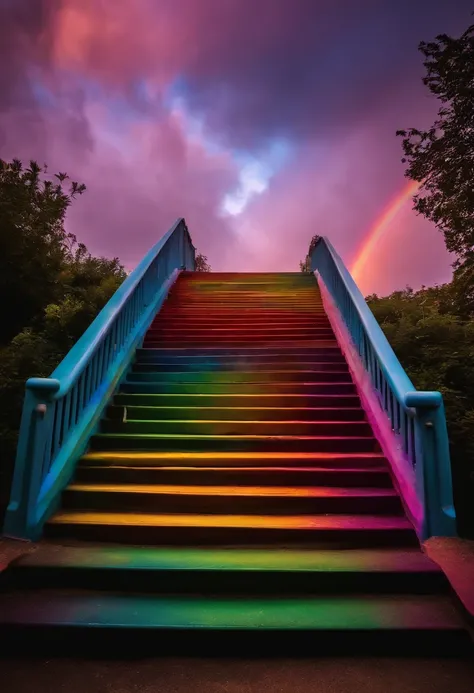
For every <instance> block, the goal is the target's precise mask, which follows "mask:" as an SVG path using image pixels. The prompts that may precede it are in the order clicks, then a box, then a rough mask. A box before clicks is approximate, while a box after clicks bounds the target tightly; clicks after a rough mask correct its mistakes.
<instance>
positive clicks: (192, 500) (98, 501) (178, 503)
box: [63, 489, 402, 515]
mask: <svg viewBox="0 0 474 693" xmlns="http://www.w3.org/2000/svg"><path fill="white" fill-rule="evenodd" d="M63 507H65V508H87V509H88V510H109V511H112V512H128V511H130V512H132V511H137V512H142V511H144V512H157V513H193V514H204V515H214V514H224V513H226V512H227V511H228V510H229V508H232V512H235V513H238V514H239V515H256V514H258V513H263V514H265V515H315V514H320V513H334V514H340V515H344V514H356V515H357V514H359V515H375V514H380V515H399V514H401V512H402V506H401V503H400V499H399V498H398V497H397V496H394V497H383V496H382V497H379V498H377V497H356V498H351V497H340V498H291V497H284V498H275V497H263V496H255V497H253V498H252V497H245V496H225V495H223V496H213V495H208V496H204V495H202V496H191V495H190V496H185V495H180V494H176V495H170V494H155V493H127V491H126V490H125V491H123V492H107V491H74V490H72V489H66V491H64V493H63Z"/></svg>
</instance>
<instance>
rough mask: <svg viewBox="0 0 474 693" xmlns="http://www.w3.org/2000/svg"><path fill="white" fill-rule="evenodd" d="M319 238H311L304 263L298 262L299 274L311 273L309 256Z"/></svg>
mask: <svg viewBox="0 0 474 693" xmlns="http://www.w3.org/2000/svg"><path fill="white" fill-rule="evenodd" d="M320 238H321V236H313V237H312V239H311V241H310V243H309V248H308V254H307V255H306V258H305V260H304V262H301V261H300V272H311V254H312V252H313V250H314V249H315V247H316V243H317V242H318V241H319V239H320Z"/></svg>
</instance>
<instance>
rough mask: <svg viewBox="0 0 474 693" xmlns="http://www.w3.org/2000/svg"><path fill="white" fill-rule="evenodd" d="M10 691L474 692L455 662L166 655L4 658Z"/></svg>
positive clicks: (468, 669)
mask: <svg viewBox="0 0 474 693" xmlns="http://www.w3.org/2000/svg"><path fill="white" fill-rule="evenodd" d="M0 667H1V680H2V690H5V693H6V692H7V691H8V693H30V691H31V693H85V692H86V691H87V693H159V692H161V691H163V693H189V692H191V693H257V692H258V693H311V692H312V691H314V692H316V691H317V693H359V692H363V693H387V691H394V693H446V692H447V691H451V692H453V693H454V692H455V693H472V691H473V690H474V664H473V663H467V662H459V661H457V660H441V661H440V660H438V661H435V660H419V659H410V660H407V659H372V660H371V659H365V660H361V659H357V660H356V659H354V660H352V659H321V660H317V659H316V660H312V661H310V660H307V659H304V660H293V659H292V660H281V659H279V660H276V661H275V660H237V659H227V660H215V659H208V660H203V659H179V658H174V659H163V660H158V659H155V660H141V661H131V662H123V661H122V662H101V661H95V662H91V661H81V660H52V659H51V660H41V661H31V660H26V661H25V660H11V661H7V662H5V661H3V662H0Z"/></svg>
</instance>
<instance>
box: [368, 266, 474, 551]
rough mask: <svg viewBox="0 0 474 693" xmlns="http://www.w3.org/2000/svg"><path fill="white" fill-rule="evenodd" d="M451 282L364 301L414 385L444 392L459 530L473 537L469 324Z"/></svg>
mask: <svg viewBox="0 0 474 693" xmlns="http://www.w3.org/2000/svg"><path fill="white" fill-rule="evenodd" d="M455 284H456V279H455V280H454V281H453V282H451V283H450V284H445V285H443V286H436V287H432V288H422V289H421V290H420V291H417V292H414V291H412V290H411V289H406V290H405V291H396V292H394V293H393V294H391V295H390V296H387V297H384V298H379V297H378V296H376V295H373V296H369V297H367V302H368V304H369V306H370V308H371V310H372V312H373V313H374V315H375V317H376V318H377V320H378V322H379V324H380V326H381V327H382V329H383V331H384V333H385V335H386V337H387V339H388V341H389V342H390V344H391V346H392V347H393V349H394V351H395V353H396V354H397V356H398V358H399V360H400V363H401V364H402V366H403V368H404V369H405V370H406V372H407V374H408V376H409V377H410V378H411V380H412V381H413V384H414V385H415V387H416V388H418V389H421V390H439V391H440V392H441V393H442V394H443V398H444V401H445V406H446V417H447V423H448V434H449V441H450V448H451V461H452V470H453V483H454V491H455V502H456V507H457V510H458V516H459V519H460V529H461V531H463V532H464V534H466V535H469V536H473V537H474V512H473V505H472V491H471V489H472V481H471V475H472V474H473V473H474V367H473V365H472V354H473V353H474V321H473V320H472V319H465V317H464V316H463V314H462V313H463V310H462V306H461V305H460V303H459V302H458V296H459V294H458V288H457V287H456V286H455Z"/></svg>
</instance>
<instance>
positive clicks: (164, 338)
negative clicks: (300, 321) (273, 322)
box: [143, 328, 335, 346]
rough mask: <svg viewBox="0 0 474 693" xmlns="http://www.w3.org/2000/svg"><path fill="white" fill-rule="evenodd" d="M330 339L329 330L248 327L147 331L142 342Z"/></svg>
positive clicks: (331, 333)
mask: <svg viewBox="0 0 474 693" xmlns="http://www.w3.org/2000/svg"><path fill="white" fill-rule="evenodd" d="M311 340H316V341H318V340H320V341H331V340H335V337H334V333H333V332H332V331H331V330H325V329H321V330H298V331H297V330H288V331H285V332H283V331H278V332H277V331H276V330H275V331H274V332H270V331H266V332H257V331H256V330H252V328H248V329H247V330H242V331H240V332H236V331H233V330H230V331H229V332H228V333H226V332H217V330H210V329H208V330H202V331H198V330H195V331H191V330H189V331H188V330H186V331H184V330H183V331H182V332H181V331H179V330H157V331H156V332H148V333H147V335H146V337H145V339H144V342H143V344H144V345H145V346H146V345H147V344H161V343H165V344H166V343H168V342H173V343H178V342H180V341H185V342H195V343H196V344H198V343H202V344H204V345H206V346H207V345H209V344H211V345H212V344H229V345H230V346H232V345H234V344H248V345H249V346H250V345H252V344H254V343H255V342H257V343H259V342H260V343H261V342H276V343H280V342H288V343H290V344H293V343H296V344H297V343H298V342H299V341H311Z"/></svg>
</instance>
